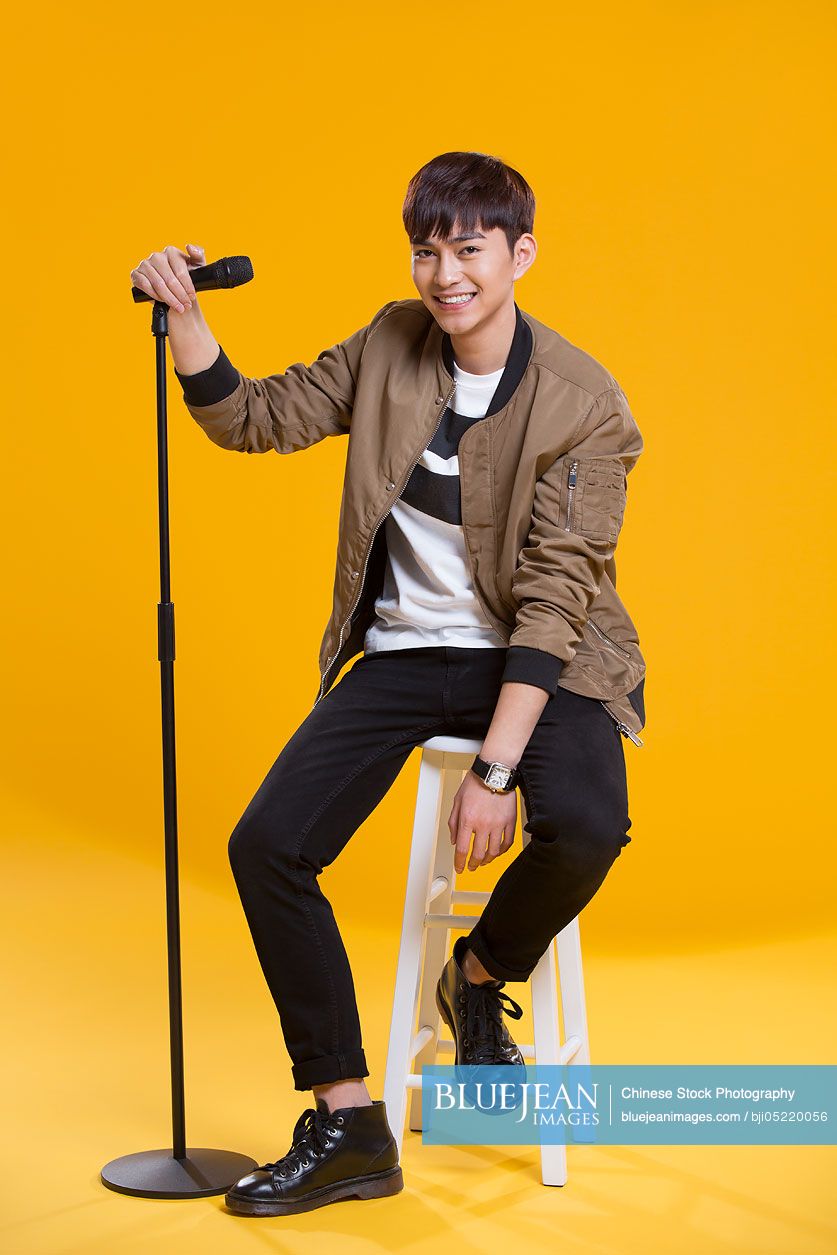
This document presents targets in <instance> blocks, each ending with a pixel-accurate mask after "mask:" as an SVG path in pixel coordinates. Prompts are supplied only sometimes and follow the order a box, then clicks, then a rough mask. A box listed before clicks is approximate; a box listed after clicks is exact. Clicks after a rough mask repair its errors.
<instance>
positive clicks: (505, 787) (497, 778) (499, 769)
mask: <svg viewBox="0 0 837 1255" xmlns="http://www.w3.org/2000/svg"><path fill="white" fill-rule="evenodd" d="M471 771H473V772H474V774H475V775H477V776H479V778H480V780H482V782H483V784H484V785H485V786H486V788H489V789H490V790H491V792H492V793H512V792H513V791H514V790H515V789H516V788H517V785H518V783H519V781H520V772H519V771H518V769H517V768H516V767H509V766H507V764H506V763H487V762H486V761H485V759H484V758H480V756H479V754H477V756H476V758H475V759H474V761H473V763H472V764H471Z"/></svg>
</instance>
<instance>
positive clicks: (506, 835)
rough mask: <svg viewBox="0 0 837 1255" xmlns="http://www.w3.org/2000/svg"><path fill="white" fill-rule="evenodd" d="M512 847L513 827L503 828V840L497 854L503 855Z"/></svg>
mask: <svg viewBox="0 0 837 1255" xmlns="http://www.w3.org/2000/svg"><path fill="white" fill-rule="evenodd" d="M513 845H514V827H513V826H512V827H511V828H505V829H504V830H503V840H502V841H501V842H500V849H499V851H498V853H499V854H505V852H506V850H510V849H511V847H512V846H513Z"/></svg>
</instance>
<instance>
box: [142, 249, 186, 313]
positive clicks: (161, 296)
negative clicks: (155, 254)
mask: <svg viewBox="0 0 837 1255" xmlns="http://www.w3.org/2000/svg"><path fill="white" fill-rule="evenodd" d="M137 269H138V271H139V272H140V274H142V275H144V276H145V277H146V279H147V280H148V282H149V283H150V285H151V290H152V293H153V295H154V296H156V297H157V300H158V301H164V302H165V304H166V305H172V306H174V308H175V309H177V308H178V307H179V306H180V301H179V300H178V299H177V297H176V296H175V295H174V293H173V292H172V291H171V290H170V289H169V287H168V284H167V283H166V282H165V280H164V279H163V276H162V275H161V274H160V273H159V271H158V270H156V269H155V268H154V266H152V265H151V263H150V262H149V261H148V259H147V258H146V259H145V261H141V262H140V264H139V266H138V267H137ZM180 312H181V313H182V312H183V311H182V309H181V310H180Z"/></svg>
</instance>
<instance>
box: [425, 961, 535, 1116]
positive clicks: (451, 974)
mask: <svg viewBox="0 0 837 1255" xmlns="http://www.w3.org/2000/svg"><path fill="white" fill-rule="evenodd" d="M467 944H468V942H467V938H466V937H457V939H456V941H455V942H454V947H453V955H452V957H451V958H450V959H448V961H447V963H446V964H445V966H444V967H443V968H442V975H441V976H440V977H439V982H438V984H437V985H436V1006H437V1007H438V1008H439V1013H440V1015H441V1016H442V1019H443V1020H444V1021H445V1023H446V1024H447V1026H448V1028H449V1029H450V1031H451V1034H452V1036H453V1040H454V1043H455V1046H456V1056H455V1063H456V1064H466V1065H469V1067H470V1065H473V1064H481V1063H490V1064H504V1063H507V1064H512V1065H515V1070H514V1072H513V1073H512V1074H511V1075H510V1077H509V1080H510V1081H514V1082H516V1083H517V1084H520V1083H521V1082H523V1081H525V1079H526V1067H525V1065H524V1062H523V1055H522V1054H521V1053H520V1048H519V1047H518V1046H517V1044H516V1043H515V1042H514V1041H513V1040H512V1037H511V1035H510V1034H509V1030H508V1029H507V1028H506V1026H505V1024H504V1023H503V1011H504V1009H505V1010H506V1013H507V1014H508V1015H510V1016H511V1017H512V1019H515V1020H519V1019H520V1018H521V1016H522V1015H523V1008H522V1007H521V1006H520V1005H519V1003H517V1002H515V1001H514V999H513V998H511V997H510V996H509V995H508V994H505V993H502V992H501V990H502V989H503V986H504V985H505V983H506V982H505V981H504V980H488V981H485V982H483V984H481V985H472V984H471V982H470V981H469V980H468V978H467V977H466V975H465V973H464V972H463V970H462V968H461V966H460V964H461V963H462V961H463V958H464V954H465V949H466V948H467ZM504 1004H505V1007H504ZM466 1075H473V1073H470V1072H469V1073H466ZM521 1092H522V1091H517V1090H515V1091H514V1094H513V1096H512V1098H511V1100H510V1099H509V1097H508V1096H507V1098H506V1106H507V1109H508V1108H509V1107H512V1108H514V1107H517V1106H518V1105H519V1101H520V1098H519V1095H520V1094H521ZM476 1093H477V1090H476V1088H475V1085H473V1084H466V1086H465V1095H466V1097H467V1098H468V1099H469V1100H470V1101H472V1102H473V1101H475V1096H476ZM486 1113H487V1114H492V1115H499V1114H501V1112H500V1110H499V1109H496V1108H489V1107H486Z"/></svg>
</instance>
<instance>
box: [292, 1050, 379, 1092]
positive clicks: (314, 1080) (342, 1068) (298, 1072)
mask: <svg viewBox="0 0 837 1255" xmlns="http://www.w3.org/2000/svg"><path fill="white" fill-rule="evenodd" d="M291 1075H292V1076H293V1079H294V1089H311V1088H312V1086H314V1085H328V1084H329V1082H331V1081H343V1080H347V1079H348V1078H350V1077H354V1076H368V1075H369V1068H368V1067H367V1066H366V1055H365V1053H364V1051H363V1050H349V1051H347V1052H346V1054H338V1055H322V1056H321V1057H320V1058H319V1059H306V1060H305V1062H304V1063H294V1064H293V1065H292V1066H291Z"/></svg>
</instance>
